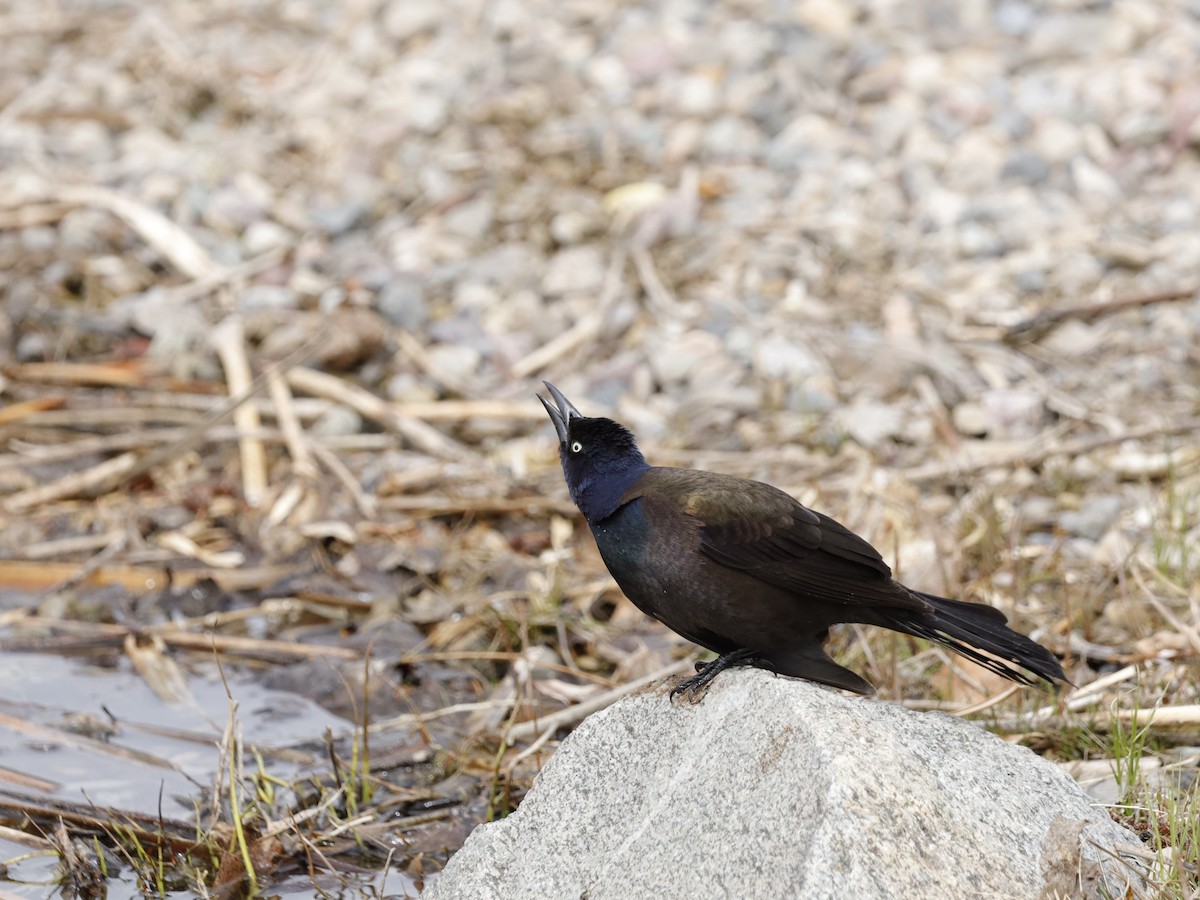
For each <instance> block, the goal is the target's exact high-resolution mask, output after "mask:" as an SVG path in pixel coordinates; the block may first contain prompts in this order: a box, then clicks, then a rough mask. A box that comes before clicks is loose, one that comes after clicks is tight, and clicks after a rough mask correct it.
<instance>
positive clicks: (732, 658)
mask: <svg viewBox="0 0 1200 900" xmlns="http://www.w3.org/2000/svg"><path fill="white" fill-rule="evenodd" d="M749 665H754V651H753V650H733V651H732V652H730V653H722V654H721V655H720V656H718V657H717V658H716V659H710V660H709V661H708V662H706V663H701V662H698V663H696V674H695V675H693V676H692V677H691V678H685V679H684V680H683V681H681V682H679V684H677V685H675V687H673V688H671V700H672V701H674V700H675V697H676V696H678V695H679V694H685V695H686V697H687V699H688V700H689V701H690V702H692V703H698V702H700V701H701V700H702V699H704V695H705V693H706V692H707V691H708V686H709V684H711V683H712V680H713V679H714V678H716V677H717V676H718V675H720V674H721V673H722V672H724V671H725V670H726V669H731V668H733V667H734V666H749Z"/></svg>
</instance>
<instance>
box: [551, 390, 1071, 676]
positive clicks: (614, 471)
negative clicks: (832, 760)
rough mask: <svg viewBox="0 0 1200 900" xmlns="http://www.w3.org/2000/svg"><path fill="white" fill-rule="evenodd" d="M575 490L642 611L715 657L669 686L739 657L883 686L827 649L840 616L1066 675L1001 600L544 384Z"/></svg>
mask: <svg viewBox="0 0 1200 900" xmlns="http://www.w3.org/2000/svg"><path fill="white" fill-rule="evenodd" d="M545 384H546V388H547V389H548V390H549V391H550V395H551V397H553V398H554V405H551V404H550V403H549V402H548V401H547V400H546V399H545V398H544V397H542V396H540V395H539V396H538V399H539V400H541V401H542V405H543V406H544V407H546V412H547V413H549V414H550V418H551V419H552V420H553V422H554V428H555V430H556V431H557V432H558V440H559V456H560V458H561V459H562V466H563V473H564V475H565V476H566V480H567V488H568V489H569V490H570V493H571V499H572V500H574V501H575V505H576V506H578V507H579V510H580V512H582V513H583V516H584V518H585V519H587V523H588V527H590V528H591V530H592V535H593V536H594V537H595V539H596V545H597V546H598V547H599V548H600V555H601V556H602V557H603V558H604V564H605V565H606V566H608V570H609V572H611V573H612V576H613V578H615V579H616V581H617V584H618V585H620V587H621V590H622V591H624V592H625V595H626V596H627V597H628V598H629V599H630V600H632V601H633V603H634V604H635V605H636V606H637V607H638V609H640V610H641V611H642V612H644V613H646V614H647V615H649V616H652V617H654V618H655V619H658V620H659V621H660V622H662V623H663V624H665V625H666V626H667V627H669V628H670V629H671V630H673V631H675V632H677V633H679V634H681V635H683V637H685V638H687V639H688V640H689V641H693V642H694V643H697V644H700V645H701V646H704V647H707V648H708V649H709V650H712V651H714V652H716V653H717V654H718V656H717V658H716V659H714V660H712V661H711V662H708V663H705V664H703V665H701V664H697V666H696V669H697V674H696V675H694V676H693V677H691V678H689V679H687V680H685V681H683V682H681V683H680V684H679V685H677V686H676V687H675V688H674V689H673V690H672V691H671V696H672V698H674V697H675V696H676V695H677V694H678V693H680V692H681V691H686V692H688V693H689V694H692V695H693V696H695V695H698V694H699V693H700V692H702V691H703V689H704V688H705V687H706V686H707V685H708V683H709V682H710V681H712V679H713V678H715V677H716V676H717V674H718V673H719V672H721V671H723V670H724V669H727V668H729V667H731V666H757V667H760V668H764V669H768V670H770V671H772V672H777V673H778V674H780V675H792V676H796V677H798V678H808V679H811V680H812V681H818V682H821V683H823V684H829V685H833V686H834V687H839V688H844V689H845V690H848V691H854V692H856V693H859V694H873V693H874V692H875V690H874V688H873V687H871V685H870V684H869V683H868V682H867V681H865V680H864V679H862V678H860V677H859V676H858V675H856V674H855V673H854V672H851V671H850V670H849V669H846V668H843V667H842V666H839V665H838V664H837V663H835V662H834V661H833V660H832V659H830V658H829V656H827V655H826V653H825V651H824V649H823V648H822V644H824V642H825V640H826V638H828V636H829V626H830V625H833V624H836V623H838V622H858V623H862V624H866V625H880V626H882V627H884V628H890V629H892V630H894V631H900V632H903V633H905V634H911V635H915V636H917V637H922V638H927V639H929V640H932V641H937V642H938V643H940V644H943V645H945V646H947V647H949V648H950V649H951V650H954V651H955V652H956V653H960V654H962V655H963V656H965V657H967V658H968V659H971V660H974V661H975V662H977V663H979V664H980V665H981V666H984V667H985V668H987V669H990V670H991V671H993V672H995V673H997V674H998V675H1003V676H1004V677H1005V678H1008V679H1011V680H1012V681H1016V682H1020V683H1021V684H1034V683H1035V682H1034V681H1033V680H1032V679H1031V678H1030V677H1029V676H1027V675H1026V674H1025V673H1024V672H1021V671H1020V670H1019V669H1016V668H1013V667H1012V666H1010V665H1008V663H1015V664H1016V665H1018V666H1021V667H1022V668H1024V669H1027V670H1028V671H1029V672H1032V673H1033V674H1034V675H1037V676H1038V677H1040V678H1044V679H1045V680H1047V681H1049V682H1057V681H1065V680H1066V676H1065V675H1064V673H1063V669H1062V666H1061V665H1060V664H1059V662H1058V660H1057V659H1055V658H1054V656H1053V655H1052V654H1051V653H1050V652H1049V651H1048V650H1046V649H1045V648H1044V647H1042V646H1041V645H1039V644H1037V643H1035V642H1034V641H1032V640H1030V639H1029V638H1027V637H1025V635H1023V634H1018V633H1017V632H1015V631H1013V630H1012V629H1010V628H1008V627H1007V626H1006V625H1005V622H1006V621H1007V620H1006V619H1005V617H1004V614H1003V613H1001V612H1000V611H999V610H997V609H994V608H992V607H990V606H985V605H983V604H981V603H965V602H962V601H960V600H947V599H945V598H943V597H935V596H933V595H932V594H925V593H922V592H921V591H914V590H911V589H909V588H907V587H905V586H904V585H902V584H900V583H899V582H898V581H896V580H895V579H893V578H892V570H891V569H890V568H889V567H888V565H887V563H885V562H884V561H883V557H881V556H880V555H879V553H878V552H877V551H876V550H875V548H874V547H872V546H871V545H870V544H868V543H867V542H866V541H865V540H863V539H862V538H860V537H858V536H857V535H856V534H854V533H853V532H851V531H850V530H848V529H847V528H845V527H844V526H842V525H840V524H838V523H837V522H835V521H834V520H833V519H831V518H829V517H828V516H825V515H822V514H821V513H819V512H814V511H813V510H811V509H808V508H807V507H805V506H802V505H801V504H800V503H799V502H798V501H797V500H795V499H794V498H792V497H791V496H789V495H788V494H785V493H784V492H783V491H781V490H779V489H778V488H774V487H771V486H770V485H769V484H763V483H762V482H760V481H751V480H749V479H747V478H735V477H733V476H730V475H718V474H716V473H714V472H701V471H697V470H695V469H670V468H662V467H659V466H651V465H650V464H649V463H647V462H646V459H645V457H643V456H642V454H641V451H640V450H638V448H637V444H636V443H635V442H634V439H633V435H632V434H631V433H630V432H629V431H628V429H626V428H625V427H624V426H622V425H619V424H618V423H616V422H614V421H612V420H611V419H604V418H589V417H587V416H584V415H582V414H581V413H580V412H579V410H577V409H576V408H575V406H574V405H573V404H572V403H571V401H570V400H568V399H567V398H566V397H564V396H563V395H562V392H561V391H559V390H558V389H557V388H556V387H554V385H552V384H550V383H549V382H545Z"/></svg>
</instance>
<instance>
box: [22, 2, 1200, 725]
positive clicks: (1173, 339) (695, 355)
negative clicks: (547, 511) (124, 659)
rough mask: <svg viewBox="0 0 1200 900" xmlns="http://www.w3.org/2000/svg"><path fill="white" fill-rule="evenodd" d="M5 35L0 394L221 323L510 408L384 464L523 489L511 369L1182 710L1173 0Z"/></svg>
mask: <svg viewBox="0 0 1200 900" xmlns="http://www.w3.org/2000/svg"><path fill="white" fill-rule="evenodd" d="M0 41H3V45H4V47H5V51H4V54H3V57H4V58H3V60H2V61H0V304H2V305H0V364H3V366H4V367H5V368H4V369H2V370H0V371H4V372H7V375H8V377H7V379H5V378H4V376H0V391H3V393H2V394H0V396H3V397H4V400H5V402H11V401H19V400H22V399H27V398H28V397H29V396H31V394H32V393H33V389H32V388H30V387H29V386H28V385H29V378H28V377H23V376H22V371H23V370H22V368H21V367H22V366H25V365H27V364H31V363H39V362H46V361H55V360H72V361H88V360H111V359H118V358H138V359H142V360H149V361H151V362H152V363H153V365H156V366H159V367H161V369H162V370H163V371H165V372H167V373H169V374H170V375H171V376H172V377H174V378H176V379H178V380H180V381H186V380H193V381H198V382H204V381H213V382H219V383H224V380H225V379H224V376H223V374H222V367H221V363H220V361H219V360H218V357H217V355H216V354H215V353H214V351H213V348H212V345H211V342H210V336H211V334H212V332H213V328H214V326H215V325H216V324H217V323H219V322H222V321H223V320H226V319H227V318H228V317H230V316H236V317H237V319H238V320H239V321H240V322H241V323H242V325H243V327H244V329H245V334H246V336H247V342H248V345H249V346H250V347H251V348H252V350H251V355H252V357H253V358H254V360H255V361H256V363H258V362H261V361H264V360H268V359H272V358H279V357H281V356H283V355H285V354H287V353H288V352H290V351H292V350H294V349H296V348H297V347H301V346H304V345H305V343H306V342H308V341H311V340H312V339H313V337H314V336H320V335H324V336H325V338H324V339H323V340H321V341H320V342H319V347H318V349H317V351H316V362H318V363H320V364H322V365H323V366H324V367H325V368H326V369H327V370H330V371H332V372H334V373H336V374H337V375H338V377H340V378H343V379H347V380H352V381H354V382H356V383H357V384H360V385H362V386H364V387H365V388H367V389H368V390H369V391H371V392H372V393H374V394H376V395H378V396H380V397H382V398H384V399H386V400H388V401H392V402H395V403H398V404H407V405H408V406H407V407H405V408H410V409H418V408H419V407H418V406H417V404H423V403H428V402H436V401H445V400H452V399H467V400H473V401H484V400H501V401H512V402H513V404H524V406H527V407H528V411H527V412H522V413H521V414H519V415H512V416H507V417H501V416H467V417H465V418H462V419H453V418H449V419H446V418H437V417H430V418H429V423H430V424H431V425H432V426H433V427H434V428H435V429H437V430H438V433H440V434H441V435H443V436H445V437H449V438H451V439H453V440H454V441H455V442H456V443H455V444H454V445H453V446H457V447H464V448H469V449H470V451H471V454H470V456H469V457H463V458H460V459H459V461H458V463H457V465H456V466H452V467H450V468H448V469H445V470H443V473H442V474H441V475H439V476H437V478H434V479H432V481H431V482H428V483H426V484H424V485H423V487H422V489H423V490H428V491H429V492H432V493H435V494H436V493H438V492H448V493H453V492H454V491H455V490H456V486H457V485H459V484H461V483H462V482H464V481H469V480H470V479H471V478H472V477H479V478H486V479H490V480H491V483H492V484H499V485H504V486H505V487H502V488H499V489H498V490H500V491H501V492H503V491H504V490H507V489H508V487H507V486H510V485H512V484H514V483H515V484H526V485H533V486H535V487H536V489H537V490H538V491H540V492H542V493H544V494H548V495H552V496H554V497H555V498H558V499H561V498H562V497H564V496H565V490H564V488H563V486H562V484H561V480H560V478H559V476H558V475H557V474H556V472H555V467H556V462H555V459H554V456H553V452H554V451H553V448H552V446H551V429H550V427H549V423H548V422H547V421H545V418H544V416H543V414H542V412H541V409H540V407H539V406H538V404H537V403H536V401H534V399H533V397H532V393H533V391H534V390H536V389H537V388H538V386H539V380H540V379H541V378H543V377H545V378H548V379H549V380H551V381H553V382H554V383H556V384H557V385H558V386H559V387H560V388H561V389H562V390H563V391H564V392H565V393H566V394H567V395H568V396H569V397H571V398H572V399H573V400H575V402H576V403H577V405H579V406H580V408H581V409H583V411H584V412H585V413H597V414H609V415H612V416H613V417H614V418H618V419H620V420H622V421H624V422H625V423H626V424H628V425H630V426H631V427H633V428H634V430H635V431H636V432H637V434H638V435H639V437H640V438H641V439H642V441H643V445H644V446H645V447H646V448H647V450H648V455H649V456H650V457H651V461H658V462H664V463H670V464H689V465H691V464H699V465H702V466H704V467H707V468H714V469H723V470H726V471H734V472H737V473H739V474H747V475H753V476H757V477H762V478H767V479H770V480H772V481H774V482H775V483H777V484H779V485H780V486H783V487H786V488H789V489H791V490H793V491H794V492H796V493H797V496H799V497H800V498H801V499H803V500H804V501H806V502H813V503H816V504H817V505H819V506H820V507H821V508H822V509H824V510H826V511H828V512H830V513H831V514H833V515H835V516H836V517H838V518H839V519H841V520H842V521H844V522H846V523H847V524H848V525H851V526H852V527H855V528H856V529H858V530H860V531H862V533H864V534H866V535H867V536H868V537H870V538H871V539H872V540H874V541H875V542H877V545H878V546H880V547H881V548H886V551H885V555H886V556H888V557H889V559H895V560H897V561H898V562H899V563H902V565H899V566H898V568H900V569H901V570H902V572H903V574H904V577H905V580H907V581H909V582H910V583H913V584H917V585H921V586H923V587H926V588H927V589H929V590H934V591H939V590H941V591H945V592H953V593H956V594H960V593H964V592H966V593H968V594H969V595H970V596H973V597H975V598H976V599H983V600H987V601H989V602H993V603H995V604H996V605H998V606H1000V607H1002V608H1004V609H1005V610H1006V611H1008V612H1011V613H1015V614H1016V619H1017V622H1018V624H1019V625H1020V626H1021V627H1024V628H1026V629H1027V630H1036V633H1037V634H1038V636H1039V637H1041V638H1042V639H1043V640H1044V641H1045V642H1046V643H1047V644H1048V645H1049V646H1051V647H1054V648H1055V649H1058V650H1065V649H1067V647H1068V646H1073V647H1075V649H1077V650H1080V652H1081V653H1082V655H1083V656H1084V657H1085V661H1084V662H1080V663H1078V664H1077V665H1076V666H1075V668H1074V671H1073V677H1074V679H1075V680H1077V681H1079V682H1080V683H1083V682H1086V681H1089V680H1090V679H1091V678H1093V677H1095V673H1096V672H1099V671H1103V670H1104V668H1105V665H1115V664H1116V662H1128V661H1130V660H1134V661H1139V660H1140V661H1150V662H1148V666H1149V667H1150V668H1151V669H1152V670H1153V672H1154V673H1155V677H1154V678H1153V679H1150V683H1155V682H1161V683H1166V682H1167V681H1168V680H1170V679H1171V678H1172V677H1174V678H1175V680H1174V681H1172V682H1171V684H1172V687H1171V691H1172V694H1171V695H1170V699H1171V700H1172V701H1177V702H1181V703H1195V702H1196V697H1197V677H1196V675H1197V668H1196V663H1195V658H1196V655H1197V654H1200V637H1197V635H1196V632H1195V629H1196V626H1197V624H1200V622H1198V617H1197V613H1196V609H1197V606H1196V603H1197V598H1198V594H1197V591H1198V590H1200V582H1198V581H1197V572H1198V571H1200V570H1198V569H1197V567H1196V562H1197V558H1200V553H1198V552H1197V547H1198V546H1200V531H1198V526H1197V521H1198V519H1200V450H1198V443H1200V442H1197V440H1196V436H1197V429H1198V427H1200V293H1198V291H1200V152H1198V151H1200V3H1197V2H1196V0H1157V2H1151V0H1112V2H1102V3H1085V2H1075V0H1061V2H1046V3H1032V2H1031V3H1027V2H1021V0H1003V2H998V3H991V2H984V0H944V2H941V0H939V2H924V0H894V2H874V3H871V2H836V0H799V2H795V3H777V2H768V0H738V2H728V3H704V2H689V0H668V2H664V3H658V4H652V3H635V2H626V3H611V2H603V0H565V2H563V0H556V2H550V0H494V2H483V0H479V2H454V0H450V2H444V0H443V2H424V0H392V2H378V0H349V2H345V3H323V2H317V0H309V2H302V0H262V2H259V3H255V4H241V3H220V2H216V3H214V2H198V0H165V2H162V3H155V4H150V5H143V4H137V3H133V4H130V3H123V2H119V0H108V2H92V3H85V2H58V3H53V4H49V3H45V2H43V0H10V3H9V4H8V5H7V7H6V8H5V9H4V10H3V11H2V12H0ZM310 361H311V360H310ZM512 408H514V409H516V408H521V409H523V407H518V406H516V405H514V406H513V407H512ZM360 413H361V410H359V411H357V412H356V411H355V410H353V409H350V408H349V404H333V405H331V406H329V407H328V408H326V409H324V410H323V411H322V413H321V416H320V417H319V418H318V419H317V420H316V421H306V427H307V428H309V429H310V430H311V431H312V432H313V433H314V434H321V435H326V436H334V437H336V436H339V435H341V436H346V435H356V434H359V433H361V432H363V431H364V430H370V429H371V427H372V426H369V425H364V422H363V418H362V416H361V415H360ZM418 418H419V416H418ZM405 436H406V442H404V443H403V448H409V443H408V442H413V441H415V442H416V444H417V450H418V451H421V452H423V453H425V454H427V455H428V454H432V455H433V456H437V455H438V452H437V451H438V448H439V447H440V448H442V449H445V447H444V446H443V445H440V444H438V442H437V438H436V437H434V438H430V437H429V436H428V435H426V436H425V438H420V437H417V438H413V436H412V435H411V434H409V433H407V432H406V433H405ZM5 437H6V438H7V439H8V440H11V439H12V438H13V434H12V433H11V432H10V433H9V434H7V435H5ZM403 448H402V449H403ZM5 449H6V451H7V452H10V453H16V452H17V451H18V450H19V449H20V448H19V447H17V446H16V445H13V444H8V443H6V448H5ZM404 452H405V453H407V452H408V450H405V451H404ZM419 455H420V454H419V453H418V452H416V451H414V452H412V453H409V455H408V456H405V455H404V454H403V453H398V454H397V455H394V456H389V457H385V458H384V461H383V462H379V461H378V460H376V461H375V462H373V463H372V462H362V463H361V467H360V465H359V458H358V457H355V458H353V459H352V460H351V463H352V464H351V468H352V470H353V471H354V472H355V473H356V474H360V473H362V472H363V471H366V470H369V469H370V467H371V466H375V467H376V468H375V470H374V471H375V474H374V476H371V477H375V478H376V479H378V478H382V477H383V475H382V474H381V473H380V471H379V469H380V468H381V467H385V466H386V464H387V461H388V460H398V461H399V462H398V463H397V464H400V463H405V461H406V460H407V461H408V462H410V463H411V462H412V459H416V458H417V457H418V456H419ZM410 457H411V458H412V459H410ZM464 460H465V461H464ZM405 464H408V463H405ZM412 464H413V465H416V463H412ZM230 465H233V464H232V463H230ZM22 472H23V470H21V469H20V468H19V467H18V468H17V469H14V468H12V467H9V468H7V469H5V470H4V471H0V490H3V491H4V492H6V493H13V492H16V491H23V490H28V489H30V488H31V487H33V486H35V485H36V483H37V478H36V477H35V476H34V475H31V474H28V473H26V474H22ZM472 473H475V474H474V475H472ZM363 477H364V479H365V480H366V481H367V482H368V486H369V481H370V478H369V477H368V476H365V475H364V476H363ZM419 481H420V478H419V477H416V476H414V482H413V483H417V482H419ZM346 503H347V505H348V503H349V501H346ZM15 528H17V525H15V524H13V523H10V525H9V526H8V531H7V534H8V535H9V538H10V539H12V540H14V541H16V540H17V538H16V537H15V535H18V534H20V532H18V531H14V529H15ZM21 540H23V541H25V540H29V536H28V535H25V536H23V537H22V538H21ZM568 543H569V544H570V546H572V547H576V548H577V549H576V550H575V554H576V556H575V561H574V562H572V563H569V567H570V568H572V569H574V570H575V573H576V574H577V575H578V577H579V578H580V579H583V580H586V579H587V578H592V579H594V578H596V577H597V576H599V575H601V574H602V573H601V570H600V568H599V565H598V562H597V559H596V558H595V556H594V554H592V553H591V552H590V550H589V549H588V546H587V544H586V537H585V536H584V535H583V534H581V533H580V530H579V529H578V528H577V529H576V536H575V537H574V538H572V539H570V541H569V542H568ZM13 546H14V547H15V546H16V544H15V543H14V544H13ZM13 555H19V554H13ZM542 568H543V569H544V568H545V566H542ZM534 574H540V573H534ZM521 577H524V570H523V571H522V575H521ZM573 577H574V576H573ZM1156 579H1157V580H1156ZM543 580H544V579H543ZM450 583H452V580H451V582H450ZM530 584H531V585H533V584H534V582H530ZM1148 584H1149V585H1150V586H1151V587H1147V585H1148ZM444 586H445V585H444ZM964 586H965V587H964ZM1155 586H1156V587H1155ZM1151 588H1153V592H1156V593H1157V595H1158V596H1159V597H1160V598H1161V601H1162V602H1163V603H1164V604H1165V605H1166V608H1167V609H1168V612H1169V611H1170V610H1171V609H1174V610H1175V612H1174V614H1173V615H1174V621H1171V619H1170V618H1169V617H1168V618H1164V617H1163V615H1164V614H1160V613H1161V610H1157V609H1151V608H1150V607H1149V606H1148V605H1147V601H1146V599H1145V594H1146V592H1147V591H1150V590H1151ZM531 589H532V588H531ZM1189 602H1190V604H1191V605H1190V606H1189V605H1188V604H1189ZM451 605H453V604H451ZM617 621H621V622H625V623H627V624H628V627H630V628H636V629H639V630H640V631H639V633H644V634H656V633H657V632H656V631H655V629H654V628H652V627H650V626H648V625H644V624H643V623H641V622H640V620H637V619H635V618H634V617H632V616H627V617H626V618H625V619H621V617H620V616H618V617H617ZM635 622H636V623H637V624H636V625H635V624H632V623H635ZM1189 629H1190V631H1189ZM663 659H665V657H664V658H663ZM1155 660H1156V661H1155ZM1189 660H1191V661H1190V662H1189ZM661 661H662V660H660V662H661ZM636 671H637V670H636V667H635V668H634V669H630V670H622V672H621V674H623V675H626V676H630V677H631V676H632V675H633V674H636ZM1181 675H1182V677H1180V676H1181ZM925 687H927V685H926V686H925ZM922 690H924V687H923V688H922ZM906 692H907V688H906V687H905V685H903V684H898V685H893V686H892V693H893V694H900V695H903V694H904V693H906ZM1153 699H1154V697H1153V696H1151V697H1150V698H1149V701H1150V702H1153Z"/></svg>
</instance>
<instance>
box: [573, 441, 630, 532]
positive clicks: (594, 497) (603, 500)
mask: <svg viewBox="0 0 1200 900" xmlns="http://www.w3.org/2000/svg"><path fill="white" fill-rule="evenodd" d="M649 468H650V466H649V464H648V463H647V462H646V461H645V460H644V459H640V458H639V459H636V460H630V461H629V464H628V465H627V466H623V467H622V468H620V469H618V470H616V471H609V472H598V473H596V474H594V475H591V476H589V477H588V478H587V479H585V480H584V481H583V482H581V483H580V484H578V485H576V486H575V487H574V489H573V490H572V491H571V499H572V500H574V501H575V505H576V506H578V507H579V511H580V512H581V513H583V517H584V518H585V519H587V520H588V524H589V525H594V524H596V523H597V522H602V521H604V520H605V519H607V518H608V517H609V516H611V515H612V514H613V513H615V512H616V511H617V509H618V508H619V507H620V506H621V503H622V501H623V499H624V497H625V494H626V493H627V492H628V491H629V489H630V488H631V487H633V484H634V482H635V481H637V480H638V479H639V478H641V477H642V473H643V472H645V471H646V470H647V469H649Z"/></svg>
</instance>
